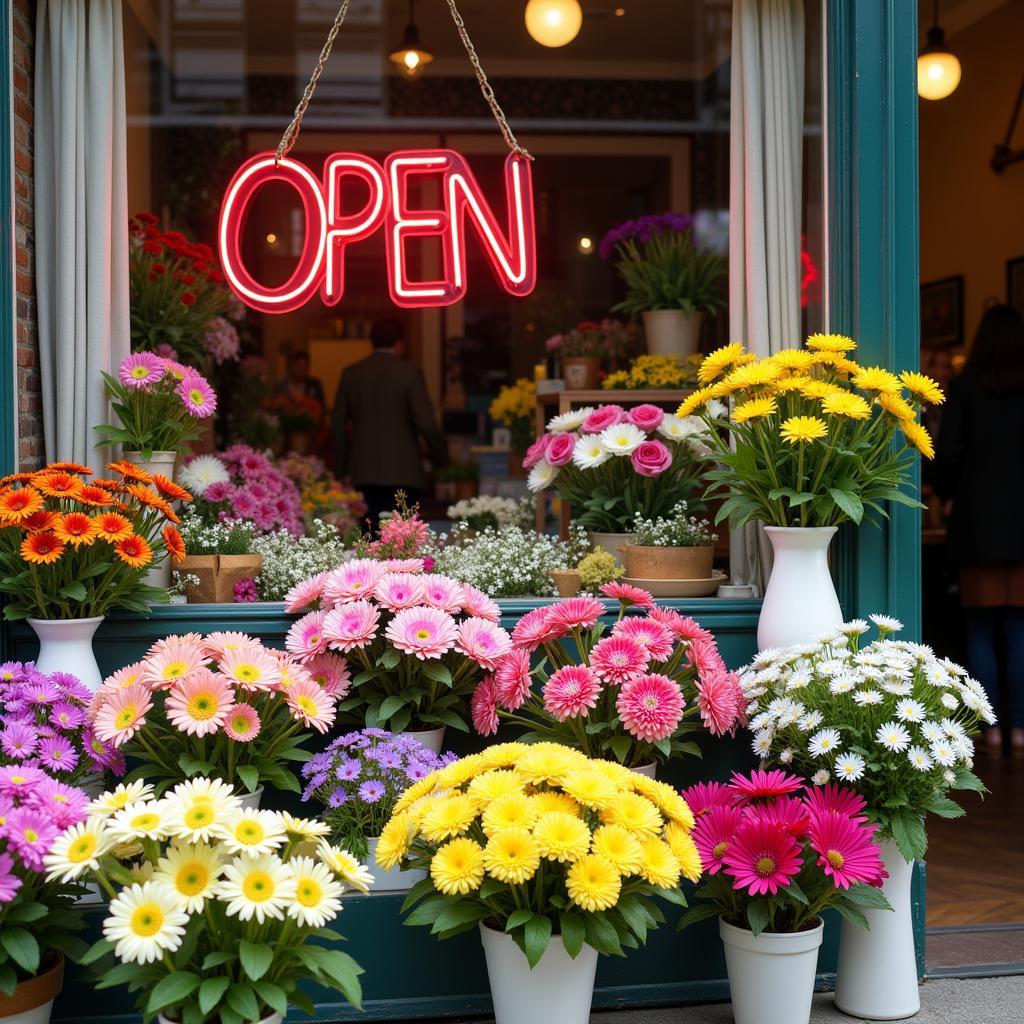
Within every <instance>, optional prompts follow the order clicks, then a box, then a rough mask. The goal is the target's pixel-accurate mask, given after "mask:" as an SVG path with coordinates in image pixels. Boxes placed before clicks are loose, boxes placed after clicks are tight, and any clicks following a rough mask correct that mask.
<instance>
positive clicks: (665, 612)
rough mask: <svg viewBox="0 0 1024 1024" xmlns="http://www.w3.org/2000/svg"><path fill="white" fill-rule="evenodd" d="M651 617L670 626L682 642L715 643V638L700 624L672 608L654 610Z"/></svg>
mask: <svg viewBox="0 0 1024 1024" xmlns="http://www.w3.org/2000/svg"><path fill="white" fill-rule="evenodd" d="M650 617H651V618H652V619H654V621H655V622H660V623H661V624H662V625H663V626H668V628H669V629H671V630H672V632H673V633H675V635H676V636H677V637H678V638H679V639H680V640H686V641H688V642H690V643H692V642H693V641H694V640H706V641H707V642H708V643H712V644H713V643H714V642H715V638H714V637H713V636H712V635H711V634H710V633H709V632H708V631H707V630H706V629H705V628H704V627H703V626H701V624H700V623H699V622H695V621H694V620H693V619H689V618H687V617H686V616H685V615H680V614H679V612H677V611H673V610H672V609H671V608H654V609H652V610H651V613H650Z"/></svg>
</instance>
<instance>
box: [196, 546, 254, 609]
mask: <svg viewBox="0 0 1024 1024" xmlns="http://www.w3.org/2000/svg"><path fill="white" fill-rule="evenodd" d="M262 568H263V556H262V555H186V556H185V558H184V559H183V560H182V562H181V564H180V565H179V566H178V570H179V572H181V573H183V574H185V575H190V576H198V577H199V585H198V586H188V587H186V588H185V592H186V593H187V594H188V599H189V601H192V602H194V603H198V604H231V603H232V602H233V601H234V586H235V584H236V583H237V582H238V581H239V580H242V579H255V578H256V577H257V576H258V575H259V574H260V570H261V569H262Z"/></svg>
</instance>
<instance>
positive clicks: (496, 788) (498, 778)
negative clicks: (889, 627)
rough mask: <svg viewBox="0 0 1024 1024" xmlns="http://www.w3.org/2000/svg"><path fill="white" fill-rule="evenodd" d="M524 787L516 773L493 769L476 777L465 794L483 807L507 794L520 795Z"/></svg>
mask: <svg viewBox="0 0 1024 1024" xmlns="http://www.w3.org/2000/svg"><path fill="white" fill-rule="evenodd" d="M524 785H525V783H524V782H523V780H522V778H521V777H520V776H519V775H518V774H517V773H516V772H513V771H508V770H507V769H495V770H494V771H489V772H484V773H483V775H478V776H477V777H476V778H475V779H473V781H472V782H471V783H470V784H469V787H468V789H467V790H466V792H467V793H469V795H470V796H471V797H473V799H474V800H476V801H477V802H478V803H479V804H480V805H481V806H484V805H486V804H489V803H490V802H491V801H492V800H497V799H498V797H501V796H505V795H506V794H508V793H521V792H522V791H523V786H524Z"/></svg>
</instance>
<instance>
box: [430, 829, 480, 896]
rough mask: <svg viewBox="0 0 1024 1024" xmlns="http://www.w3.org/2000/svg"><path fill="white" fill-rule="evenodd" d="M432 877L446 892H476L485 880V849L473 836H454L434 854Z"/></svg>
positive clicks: (450, 894)
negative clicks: (455, 837) (474, 840)
mask: <svg viewBox="0 0 1024 1024" xmlns="http://www.w3.org/2000/svg"><path fill="white" fill-rule="evenodd" d="M430 877H431V878H432V879H433V880H434V886H435V888H436V889H437V890H438V892H442V893H444V894H445V896H465V895H466V894H467V893H470V892H476V890H477V889H479V888H480V883H481V882H482V881H483V880H484V851H483V849H482V848H481V847H480V844H479V843H475V842H473V840H472V839H453V840H452V841H451V842H450V843H446V844H445V845H444V846H442V847H441V849H439V850H438V851H437V853H435V854H434V858H433V860H431V862H430Z"/></svg>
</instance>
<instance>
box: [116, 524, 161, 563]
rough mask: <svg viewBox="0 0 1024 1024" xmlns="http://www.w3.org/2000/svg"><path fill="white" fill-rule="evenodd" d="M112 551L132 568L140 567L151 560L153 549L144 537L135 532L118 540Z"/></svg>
mask: <svg viewBox="0 0 1024 1024" xmlns="http://www.w3.org/2000/svg"><path fill="white" fill-rule="evenodd" d="M114 552H115V554H116V555H117V557H118V558H120V559H121V561H122V562H124V563H125V565H130V566H131V567H132V568H133V569H141V568H143V566H146V565H149V563H150V562H152V561H153V549H152V548H151V547H150V546H149V544H148V543H147V541H146V539H145V537H140V536H139V535H138V534H136V533H133V534H132V535H131V536H130V537H125V538H124V540H119V541H118V542H117V543H116V544H115V545H114Z"/></svg>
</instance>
